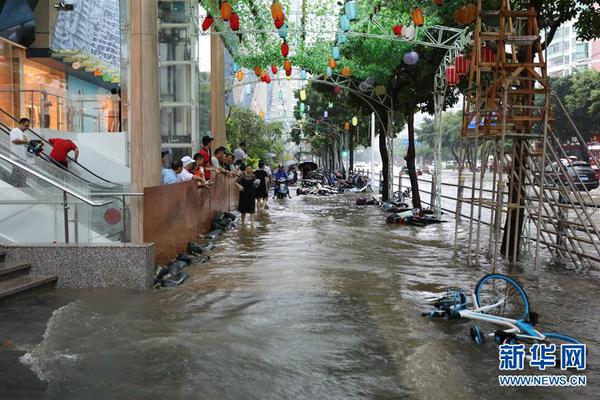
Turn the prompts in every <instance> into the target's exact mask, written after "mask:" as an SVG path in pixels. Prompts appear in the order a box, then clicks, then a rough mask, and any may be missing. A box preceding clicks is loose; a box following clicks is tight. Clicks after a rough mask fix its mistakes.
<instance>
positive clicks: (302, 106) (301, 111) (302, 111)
mask: <svg viewBox="0 0 600 400" xmlns="http://www.w3.org/2000/svg"><path fill="white" fill-rule="evenodd" d="M300 113H301V114H304V103H300Z"/></svg>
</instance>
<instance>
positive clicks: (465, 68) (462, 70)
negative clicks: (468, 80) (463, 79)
mask: <svg viewBox="0 0 600 400" xmlns="http://www.w3.org/2000/svg"><path fill="white" fill-rule="evenodd" d="M470 63H471V62H470V61H469V60H468V59H467V58H466V57H465V56H464V55H462V54H459V55H458V56H456V59H455V60H454V65H455V66H456V72H457V73H458V75H465V74H466V73H467V72H469V64H470Z"/></svg>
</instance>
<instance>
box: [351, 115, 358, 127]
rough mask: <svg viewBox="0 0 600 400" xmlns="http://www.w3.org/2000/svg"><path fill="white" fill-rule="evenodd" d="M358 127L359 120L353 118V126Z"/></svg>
mask: <svg viewBox="0 0 600 400" xmlns="http://www.w3.org/2000/svg"><path fill="white" fill-rule="evenodd" d="M356 125H358V118H356V117H352V126H356Z"/></svg>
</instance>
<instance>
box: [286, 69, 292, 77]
mask: <svg viewBox="0 0 600 400" xmlns="http://www.w3.org/2000/svg"><path fill="white" fill-rule="evenodd" d="M285 77H286V79H287V80H289V79H290V78H291V77H292V68H291V67H290V69H286V70H285Z"/></svg>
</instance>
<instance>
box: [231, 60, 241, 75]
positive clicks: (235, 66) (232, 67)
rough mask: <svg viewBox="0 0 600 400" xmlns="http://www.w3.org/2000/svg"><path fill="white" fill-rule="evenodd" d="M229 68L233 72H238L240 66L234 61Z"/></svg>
mask: <svg viewBox="0 0 600 400" xmlns="http://www.w3.org/2000/svg"><path fill="white" fill-rule="evenodd" d="M231 69H232V70H233V72H234V73H236V72H238V69H240V67H239V65H238V63H236V62H234V63H233V64H232V65H231Z"/></svg>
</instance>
